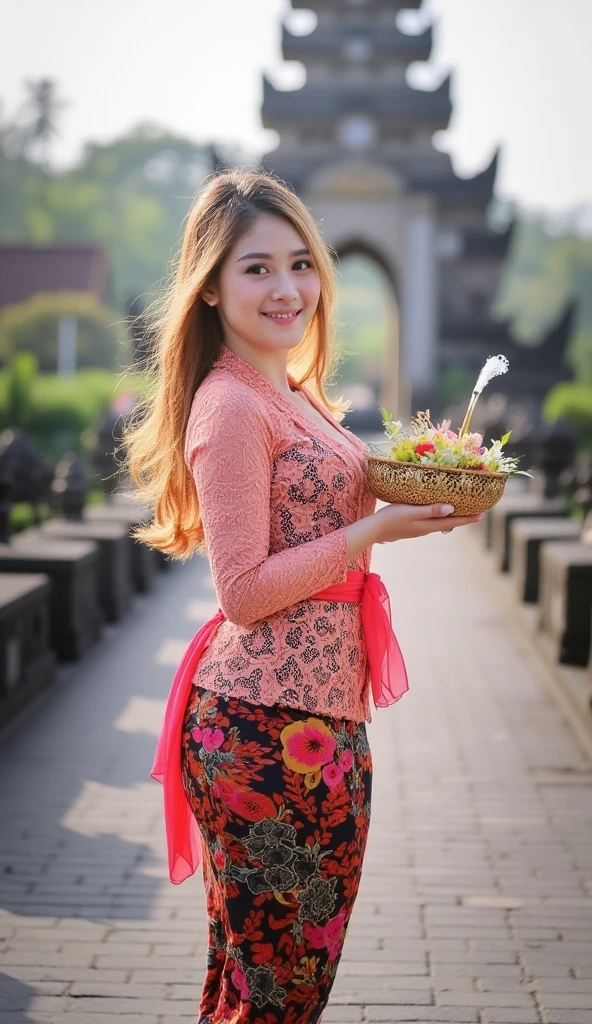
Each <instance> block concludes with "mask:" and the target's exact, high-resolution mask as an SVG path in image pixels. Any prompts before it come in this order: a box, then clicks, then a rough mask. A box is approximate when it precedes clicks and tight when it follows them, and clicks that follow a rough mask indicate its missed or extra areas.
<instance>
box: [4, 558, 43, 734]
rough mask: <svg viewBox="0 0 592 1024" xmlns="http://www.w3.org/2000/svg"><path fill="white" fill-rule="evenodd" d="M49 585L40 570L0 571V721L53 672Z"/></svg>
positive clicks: (12, 711)
mask: <svg viewBox="0 0 592 1024" xmlns="http://www.w3.org/2000/svg"><path fill="white" fill-rule="evenodd" d="M51 589H52V584H51V580H50V578H49V576H46V575H44V574H43V573H0V723H4V722H5V721H6V720H7V719H8V718H10V717H11V715H13V714H14V713H15V711H17V710H18V709H19V708H20V707H22V706H24V705H25V704H26V702H27V701H28V700H29V699H30V698H31V697H32V696H33V694H35V693H36V692H37V691H38V690H40V689H42V688H43V687H44V686H47V685H48V684H49V683H50V682H51V681H52V680H53V678H54V676H55V670H56V655H55V651H53V650H52V649H51V647H50V628H49V602H50V596H51Z"/></svg>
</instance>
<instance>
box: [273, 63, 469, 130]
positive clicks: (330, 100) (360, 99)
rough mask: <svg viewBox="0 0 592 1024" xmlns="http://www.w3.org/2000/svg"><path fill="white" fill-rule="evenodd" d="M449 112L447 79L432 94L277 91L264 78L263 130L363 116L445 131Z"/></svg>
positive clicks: (376, 89) (388, 88)
mask: <svg viewBox="0 0 592 1024" xmlns="http://www.w3.org/2000/svg"><path fill="white" fill-rule="evenodd" d="M451 112H452V104H451V100H450V76H448V78H445V79H444V81H443V82H442V84H441V85H440V86H439V87H438V88H437V89H433V90H431V91H424V90H420V89H411V88H410V87H409V86H408V85H405V86H403V87H402V88H398V89H396V88H393V86H392V85H391V84H388V85H384V86H377V85H373V86H372V87H370V88H364V87H360V86H356V87H347V86H336V85H333V84H331V85H327V86H325V85H322V86H320V85H304V86H303V87H302V88H301V89H290V90H280V89H276V88H275V86H273V85H272V84H271V82H270V81H269V79H268V78H267V77H266V76H265V75H264V76H263V106H262V112H261V113H262V121H263V126H264V127H265V128H274V127H275V126H276V125H277V124H278V122H280V123H281V122H285V121H294V120H300V119H310V118H314V119H317V118H327V119H333V118H338V117H345V116H348V115H356V114H366V115H368V116H370V117H376V118H379V119H384V120H392V119H405V120H406V121H419V122H421V121H427V122H434V123H436V124H438V125H439V126H441V127H446V126H447V125H448V121H449V119H450V114H451Z"/></svg>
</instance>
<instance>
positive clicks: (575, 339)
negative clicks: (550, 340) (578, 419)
mask: <svg viewBox="0 0 592 1024" xmlns="http://www.w3.org/2000/svg"><path fill="white" fill-rule="evenodd" d="M574 297H575V298H576V300H577V305H576V317H575V324H574V328H573V332H572V336H571V338H570V344H569V352H568V358H569V362H570V364H571V366H572V368H573V369H574V371H575V373H576V376H577V378H578V379H579V380H582V381H585V382H587V383H589V384H592V239H591V238H586V237H582V236H580V235H578V234H577V233H576V231H575V228H574V227H572V228H571V229H569V228H568V227H564V228H563V231H562V232H561V233H557V231H553V230H552V228H551V226H550V225H549V224H547V223H546V221H545V220H544V219H543V218H542V217H537V218H527V217H524V216H523V217H522V218H521V219H520V220H519V222H518V224H517V226H516V229H515V231H514V235H513V238H512V246H511V251H510V255H509V258H508V261H507V263H506V265H505V267H504V270H503V273H502V277H501V282H500V289H499V293H498V296H497V299H496V301H495V303H494V305H493V312H494V314H495V315H496V316H499V317H501V318H508V319H509V320H510V321H511V323H512V330H513V332H514V334H515V335H516V337H517V338H518V340H520V341H523V342H524V343H525V344H526V345H528V344H531V345H532V344H533V343H534V342H535V341H536V340H537V339H539V338H540V337H541V335H543V334H544V332H545V331H546V330H548V328H549V327H550V326H551V325H552V324H553V322H555V321H556V320H557V319H558V317H559V316H560V314H561V312H562V311H563V310H564V309H565V307H566V305H567V304H568V302H569V301H570V300H571V299H573V298H574Z"/></svg>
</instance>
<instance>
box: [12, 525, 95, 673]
mask: <svg viewBox="0 0 592 1024" xmlns="http://www.w3.org/2000/svg"><path fill="white" fill-rule="evenodd" d="M98 570H99V549H98V547H97V545H96V544H93V543H92V542H91V541H64V540H56V539H54V538H52V537H44V536H43V535H42V534H41V532H40V531H39V530H26V531H24V532H23V533H20V534H17V536H16V537H15V538H14V540H13V542H12V543H11V544H0V571H2V572H11V573H13V572H15V573H19V574H21V573H39V572H42V573H45V574H46V575H47V576H49V578H50V580H51V582H52V585H53V587H52V592H51V597H50V602H49V612H50V615H49V623H50V636H51V646H52V647H53V648H54V650H55V651H56V653H57V655H58V658H63V659H64V660H68V661H70V660H75V659H77V658H80V657H81V656H82V655H83V654H84V653H85V651H86V650H87V649H88V648H89V647H90V646H91V644H93V643H94V642H95V641H96V640H98V639H99V637H100V635H101V622H102V615H101V609H100V607H99V604H98V600H97V590H98V586H97V578H98Z"/></svg>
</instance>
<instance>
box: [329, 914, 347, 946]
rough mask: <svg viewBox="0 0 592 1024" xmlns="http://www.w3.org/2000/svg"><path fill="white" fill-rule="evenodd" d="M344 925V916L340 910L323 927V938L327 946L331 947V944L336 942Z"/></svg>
mask: <svg viewBox="0 0 592 1024" xmlns="http://www.w3.org/2000/svg"><path fill="white" fill-rule="evenodd" d="M344 924H345V914H344V913H343V911H342V910H341V911H340V912H339V913H338V914H336V915H335V917H332V918H331V919H330V920H329V921H327V924H326V925H325V938H326V940H327V945H328V946H332V945H333V943H335V942H337V941H338V939H339V937H340V935H341V933H342V931H343V926H344Z"/></svg>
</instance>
